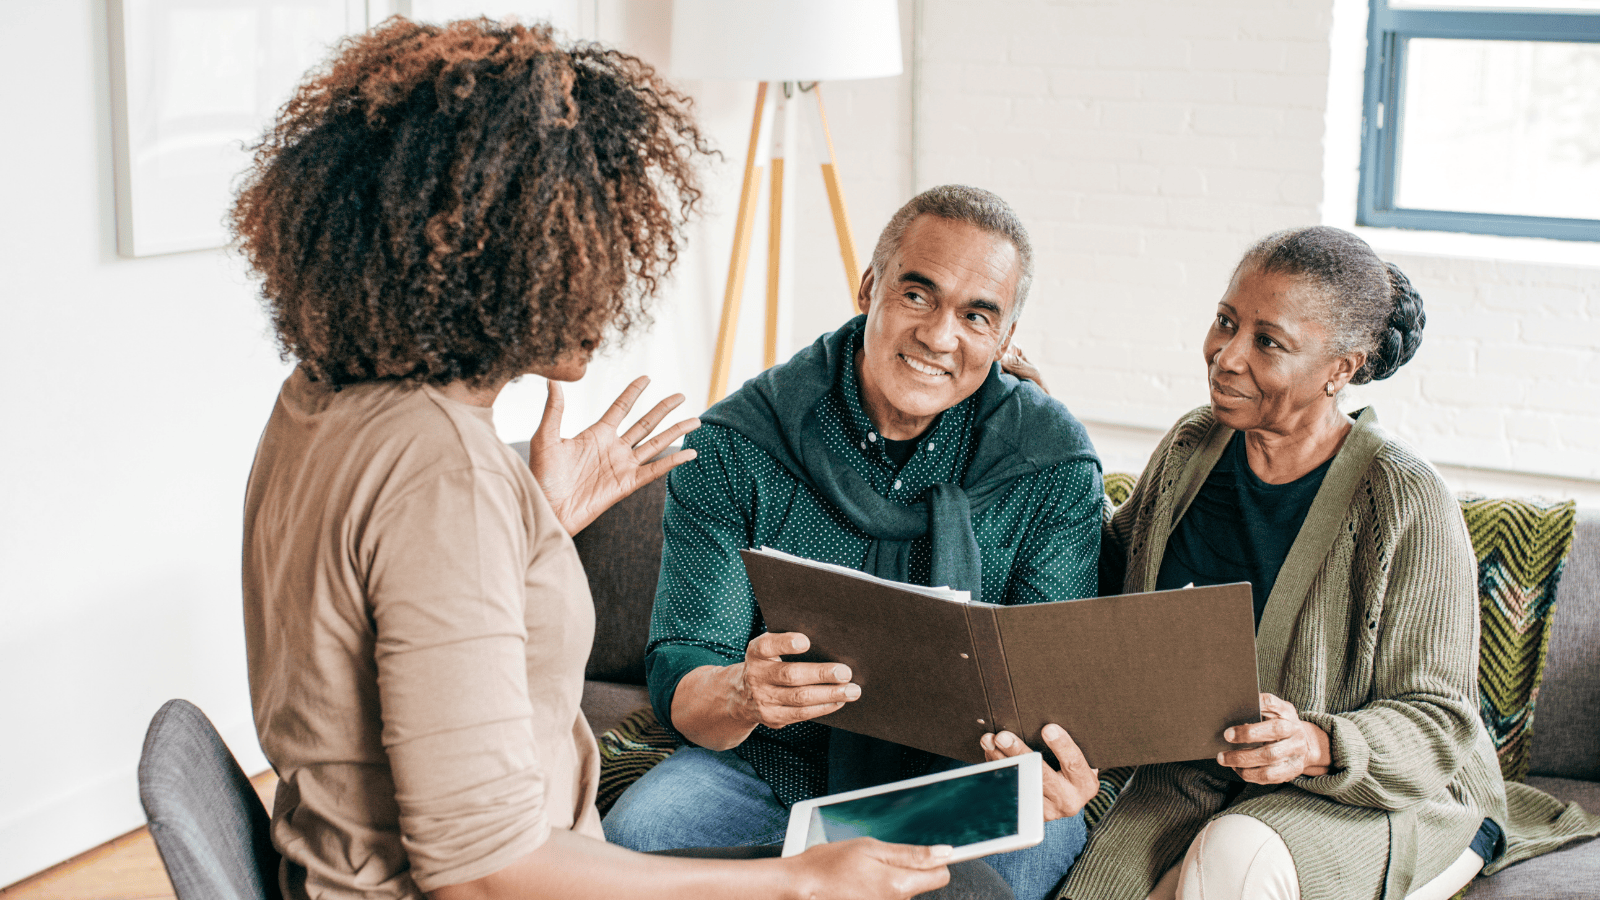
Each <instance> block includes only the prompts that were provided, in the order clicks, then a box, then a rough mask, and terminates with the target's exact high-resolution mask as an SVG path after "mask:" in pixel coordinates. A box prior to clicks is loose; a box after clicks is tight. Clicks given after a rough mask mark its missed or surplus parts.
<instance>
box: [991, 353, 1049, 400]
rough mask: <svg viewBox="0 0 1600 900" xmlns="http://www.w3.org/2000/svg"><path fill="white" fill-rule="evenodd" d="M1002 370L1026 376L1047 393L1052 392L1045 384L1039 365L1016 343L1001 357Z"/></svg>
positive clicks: (1020, 376) (1009, 373)
mask: <svg viewBox="0 0 1600 900" xmlns="http://www.w3.org/2000/svg"><path fill="white" fill-rule="evenodd" d="M1000 371H1002V372H1004V373H1006V374H1007V375H1015V376H1016V377H1018V378H1025V379H1027V380H1028V381H1031V382H1033V383H1034V384H1037V385H1038V386H1039V390H1041V391H1044V392H1045V393H1046V394H1048V393H1050V389H1049V388H1047V387H1045V386H1044V377H1043V376H1042V375H1040V374H1039V367H1038V366H1036V365H1034V364H1033V363H1032V362H1030V361H1029V360H1028V356H1027V354H1025V353H1023V352H1022V348H1021V347H1018V346H1017V345H1016V344H1012V345H1011V346H1010V347H1009V348H1007V349H1006V352H1005V355H1004V356H1002V357H1000Z"/></svg>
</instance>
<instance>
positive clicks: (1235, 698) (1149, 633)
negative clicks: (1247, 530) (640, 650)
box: [741, 550, 1261, 769]
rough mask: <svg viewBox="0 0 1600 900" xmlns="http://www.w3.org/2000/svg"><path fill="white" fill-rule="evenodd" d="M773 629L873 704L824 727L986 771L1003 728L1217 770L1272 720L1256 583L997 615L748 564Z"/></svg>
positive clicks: (879, 585)
mask: <svg viewBox="0 0 1600 900" xmlns="http://www.w3.org/2000/svg"><path fill="white" fill-rule="evenodd" d="M741 552H742V554H743V556H744V563H745V570H746V571H747V572H748V573H749V575H750V584H751V585H752V586H753V587H754V588H755V594H756V600H757V601H758V602H759V603H760V606H761V615H762V617H763V618H764V619H765V620H766V624H767V630H769V631H795V632H800V633H801V634H804V635H806V636H807V637H808V638H810V640H811V649H810V650H809V651H808V652H807V653H805V654H804V655H801V656H796V657H792V659H796V660H804V661H809V662H824V661H825V662H842V663H845V664H846V665H848V666H849V667H850V670H851V672H852V673H853V676H852V680H853V681H854V682H855V683H856V684H859V685H860V686H861V699H859V700H856V701H854V702H853V703H847V704H845V706H844V708H843V709H840V710H839V711H838V712H835V713H830V714H829V715H826V716H823V717H821V718H819V719H817V721H818V722H821V723H823V724H825V725H832V726H833V727H835V728H843V729H845V730H847V731H854V732H858V733H860V734H866V735H870V736H872V737H877V738H883V739H885V740H891V741H895V742H896V743H900V744H905V745H908V746H911V747H917V748H919V749H922V750H927V751H929V752H932V753H938V754H940V755H942V756H949V757H953V758H955V759H960V760H966V761H968V762H982V761H983V751H982V749H981V748H980V747H979V745H978V739H979V738H980V737H981V736H983V735H984V734H986V733H989V732H995V731H1000V730H1006V731H1010V732H1011V733H1013V734H1016V735H1020V736H1021V737H1022V739H1023V740H1024V741H1026V742H1027V743H1028V745H1029V746H1030V747H1033V748H1034V749H1037V750H1043V749H1045V746H1044V741H1043V740H1042V738H1041V737H1040V731H1041V729H1043V728H1044V726H1045V725H1047V724H1049V723H1051V722H1054V723H1056V724H1058V725H1060V726H1061V727H1062V728H1065V729H1066V730H1067V733H1068V734H1071V735H1072V738H1073V740H1075V741H1077V743H1078V746H1079V747H1080V748H1082V750H1083V754H1084V756H1085V758H1087V759H1088V761H1089V765H1091V766H1094V767H1095V768H1102V769H1104V768H1113V767H1116V766H1130V765H1142V764H1144V763H1160V762H1175V761H1179V760H1190V759H1203V758H1207V757H1215V756H1216V755H1217V754H1218V753H1219V752H1221V751H1223V750H1228V749H1233V748H1234V746H1235V745H1232V744H1229V743H1228V742H1226V741H1224V740H1223V739H1222V731H1223V729H1225V728H1227V727H1228V726H1230V725H1238V724H1243V723H1245V722H1256V721H1259V720H1260V718H1261V714H1260V704H1259V696H1258V694H1257V688H1256V651H1255V616H1254V612H1253V610H1252V605H1251V599H1250V585H1249V584H1246V583H1243V582H1241V583H1238V584H1224V585H1216V586H1213V587H1198V588H1184V589H1182V590H1175V591H1152V592H1150V593H1145V594H1124V595H1121V596H1114V597H1095V598H1092V599H1087V600H1072V601H1066V602H1060V603H1035V604H1027V605H1023V606H997V605H994V604H990V603H971V602H960V601H956V600H950V599H944V598H941V597H935V596H929V595H928V594H927V593H926V591H927V589H926V588H917V587H914V586H910V585H904V586H902V585H895V584H892V583H885V582H883V581H881V580H880V579H874V578H872V577H871V576H867V575H863V574H860V573H847V572H841V571H836V570H835V569H832V568H822V567H820V566H819V565H808V564H806V563H805V562H801V561H795V560H793V559H786V558H783V557H781V556H773V555H770V554H768V553H763V552H759V551H753V550H745V551H741Z"/></svg>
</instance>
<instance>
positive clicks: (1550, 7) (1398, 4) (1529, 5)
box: [1389, 0, 1600, 12]
mask: <svg viewBox="0 0 1600 900" xmlns="http://www.w3.org/2000/svg"><path fill="white" fill-rule="evenodd" d="M1389 8H1390V9H1502V10H1513V11H1518V12H1521V11H1527V12H1573V11H1575V10H1600V0H1542V2H1541V0H1389Z"/></svg>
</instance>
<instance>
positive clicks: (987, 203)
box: [872, 184, 1033, 322]
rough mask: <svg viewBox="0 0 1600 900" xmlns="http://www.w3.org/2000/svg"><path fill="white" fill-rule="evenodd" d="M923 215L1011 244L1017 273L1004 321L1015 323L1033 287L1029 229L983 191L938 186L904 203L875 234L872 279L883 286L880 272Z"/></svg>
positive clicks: (1031, 248) (958, 185)
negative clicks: (1014, 252)
mask: <svg viewBox="0 0 1600 900" xmlns="http://www.w3.org/2000/svg"><path fill="white" fill-rule="evenodd" d="M923 215H928V216H938V217H939V218H941V219H949V220H951V221H954V222H965V223H967V224H968V225H972V226H974V227H976V228H979V229H981V230H983V231H986V232H988V233H990V234H994V235H999V236H1000V237H1003V238H1005V239H1006V240H1008V241H1010V242H1011V246H1013V247H1015V248H1016V250H1017V268H1018V272H1017V291H1016V295H1015V296H1014V297H1013V298H1012V303H1011V312H1010V314H1009V315H1008V316H1007V318H1008V319H1009V320H1010V321H1012V322H1015V321H1016V320H1017V316H1019V315H1021V314H1022V303H1023V301H1024V300H1027V299H1028V287H1029V286H1030V285H1032V284H1033V244H1031V243H1029V241H1028V229H1026V228H1024V227H1023V226H1022V220H1021V219H1019V218H1017V214H1016V212H1015V211H1014V210H1013V209H1012V208H1011V205H1010V204H1009V203H1007V202H1006V201H1004V200H1002V199H1000V196H999V195H998V194H995V193H993V192H992V191H986V190H984V189H983V188H976V187H969V186H967V185H964V184H941V185H939V186H938V187H933V188H928V189H927V190H925V191H923V192H922V193H920V194H918V195H916V196H915V197H912V198H911V199H910V200H909V201H907V203H906V205H905V206H902V207H900V209H899V211H898V212H896V213H895V214H894V216H893V217H892V218H890V219H889V224H887V225H885V226H883V232H882V233H881V234H879V235H878V245H877V246H876V247H874V248H873V250H872V277H873V278H875V279H877V280H878V282H879V283H880V284H881V283H882V281H883V270H884V267H885V266H887V265H888V264H889V257H891V256H893V255H894V254H895V251H896V250H899V249H900V242H901V240H903V239H904V238H905V236H906V229H907V228H909V227H910V226H911V223H912V222H913V221H915V220H916V218H917V217H918V216H923Z"/></svg>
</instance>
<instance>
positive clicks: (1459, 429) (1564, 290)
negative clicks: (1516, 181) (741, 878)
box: [916, 0, 1600, 503]
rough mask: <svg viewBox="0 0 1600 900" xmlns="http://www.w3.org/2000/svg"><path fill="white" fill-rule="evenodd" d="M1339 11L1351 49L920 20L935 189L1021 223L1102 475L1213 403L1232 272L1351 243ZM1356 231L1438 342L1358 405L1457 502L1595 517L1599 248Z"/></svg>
mask: <svg viewBox="0 0 1600 900" xmlns="http://www.w3.org/2000/svg"><path fill="white" fill-rule="evenodd" d="M1339 3H1340V4H1341V5H1340V10H1339V13H1340V23H1339V32H1338V35H1337V37H1338V41H1337V42H1336V41H1335V37H1336V34H1335V27H1334V26H1335V3H1334V0H1292V2H1284V0H1224V2H1213V3H1206V4H1196V3H1189V2H1184V0H1121V2H1094V0H1080V2H1070V3H1047V2H1040V0H924V4H925V7H924V8H925V13H926V18H925V20H924V22H923V24H922V27H921V35H922V37H923V42H922V43H921V44H920V45H919V47H918V51H919V54H920V58H921V65H922V66H923V67H924V73H925V74H924V78H923V82H922V90H921V91H920V92H919V93H918V95H917V97H916V104H917V106H916V114H917V117H918V124H917V128H918V134H919V135H920V136H921V137H922V139H921V140H919V143H918V146H917V152H918V153H919V158H918V163H919V173H920V175H919V177H920V180H921V181H922V184H919V187H925V186H927V185H930V184H936V183H939V182H943V181H971V182H973V183H977V184H982V185H985V186H987V187H990V188H992V189H994V190H996V191H998V192H999V193H1001V194H1002V195H1003V196H1006V197H1007V198H1008V199H1010V200H1011V201H1012V203H1013V204H1014V205H1016V207H1017V208H1018V210H1019V212H1021V214H1022V216H1023V218H1024V220H1025V221H1026V222H1027V223H1028V225H1029V228H1030V229H1031V230H1032V232H1033V235H1034V241H1035V244H1036V246H1037V247H1038V248H1039V250H1038V262H1037V267H1038V272H1039V281H1038V286H1037V287H1036V288H1035V292H1034V295H1033V298H1032V300H1031V301H1030V305H1029V308H1028V311H1027V313H1026V314H1025V321H1024V323H1023V326H1022V329H1023V330H1022V331H1021V332H1020V334H1021V335H1022V343H1023V345H1024V346H1025V347H1027V348H1028V349H1029V351H1030V355H1032V356H1033V357H1034V358H1035V359H1037V360H1038V361H1040V362H1041V364H1042V367H1043V370H1044V374H1045V375H1046V377H1047V379H1048V380H1049V382H1050V384H1051V385H1052V387H1053V388H1054V389H1055V390H1056V392H1057V393H1058V394H1060V395H1061V396H1062V397H1063V398H1064V399H1065V400H1066V401H1067V403H1068V404H1069V405H1070V406H1071V407H1072V408H1073V409H1074V410H1075V411H1076V412H1077V413H1078V414H1079V415H1080V416H1081V417H1082V418H1084V419H1086V420H1088V421H1089V422H1090V423H1091V430H1092V431H1094V432H1095V435H1096V438H1097V440H1098V441H1099V442H1100V443H1101V445H1102V446H1101V449H1102V452H1103V453H1104V455H1105V456H1106V457H1107V464H1108V467H1109V468H1114V469H1117V468H1121V469H1132V470H1135V471H1137V469H1138V468H1139V467H1140V466H1141V465H1142V462H1143V459H1144V457H1145V455H1146V454H1147V453H1148V451H1149V448H1150V447H1151V446H1152V445H1153V443H1154V441H1155V440H1156V439H1157V438H1158V437H1159V435H1160V433H1161V432H1163V431H1164V430H1165V429H1166V427H1167V426H1168V425H1170V424H1171V422H1172V421H1173V419H1175V418H1176V417H1177V416H1178V415H1179V414H1180V413H1181V412H1183V411H1184V410H1187V409H1189V408H1191V407H1194V406H1197V405H1199V404H1201V403H1204V402H1205V400H1206V394H1205V388H1204V380H1203V371H1204V369H1203V364H1202V362H1201V358H1200V342H1201V339H1202V337H1203V334H1204V331H1205V329H1206V325H1207V322H1208V320H1209V318H1210V315H1211V311H1212V309H1213V308H1214V304H1215V300H1216V298H1217V297H1218V296H1219V295H1220V293H1221V292H1222V290H1223V288H1224V286H1225V283H1226V281H1227V277H1228V273H1229V272H1230V270H1231V269H1232V267H1233V264H1234V262H1235V261H1236V260H1237V259H1238V257H1239V255H1240V253H1241V252H1242V251H1243V250H1244V249H1245V248H1246V247H1248V246H1249V244H1250V243H1251V242H1252V241H1254V240H1255V239H1256V238H1259V237H1261V236H1262V235H1264V234H1266V233H1268V232H1270V231H1273V230H1276V229H1280V228H1286V227H1291V226H1296V225H1305V224H1311V223H1318V222H1328V223H1329V224H1336V225H1342V226H1345V227H1349V226H1351V225H1352V224H1353V218H1354V200H1353V197H1354V188H1355V185H1354V171H1353V168H1352V167H1353V165H1354V160H1355V154H1354V150H1353V144H1354V143H1355V142H1356V141H1358V136H1357V135H1356V133H1355V131H1354V128H1355V124H1356V123H1359V100H1360V71H1361V65H1362V62H1363V58H1362V55H1361V54H1362V53H1363V51H1364V32H1363V31H1362V29H1363V28H1364V8H1365V3H1364V2H1363V0H1339ZM1352 7H1353V8H1354V14H1353V13H1352ZM1330 97H1331V98H1332V101H1331V102H1332V103H1333V104H1334V106H1332V107H1330ZM1351 104H1355V105H1356V108H1355V109H1354V110H1353V113H1352V109H1351V108H1350V106H1351ZM1352 114H1353V117H1354V118H1353V121H1352ZM1364 233H1365V235H1366V236H1367V237H1368V239H1369V240H1370V241H1371V242H1372V243H1373V244H1374V246H1375V247H1376V249H1378V251H1379V252H1380V253H1381V254H1383V255H1385V256H1386V257H1387V258H1393V259H1395V260H1396V261H1397V262H1399V263H1400V265H1401V266H1402V267H1403V268H1404V269H1405V270H1406V271H1407V272H1408V273H1409V274H1410V276H1411V278H1412V280H1413V281H1414V282H1415V284H1416V285H1417V287H1418V289H1419V290H1420V291H1421V293H1422V295H1423V297H1424V300H1425V303H1426V308H1427V312H1428V330H1427V332H1426V338H1425V339H1424V341H1423V345H1422V348H1421V351H1420V352H1419V354H1418V355H1417V357H1416V358H1415V359H1414V360H1413V361H1412V363H1411V364H1410V365H1408V366H1407V367H1406V368H1404V369H1402V370H1401V371H1400V373H1399V374H1398V375H1396V376H1395V377H1394V378H1393V379H1392V380H1391V381H1389V382H1387V383H1384V384H1381V385H1377V386H1373V387H1368V388H1357V389H1352V390H1351V391H1350V392H1349V396H1348V397H1347V398H1346V405H1347V407H1350V408H1355V407H1359V406H1362V405H1366V404H1368V403H1374V404H1377V405H1378V406H1379V409H1380V412H1381V413H1382V415H1383V417H1384V421H1385V423H1386V424H1387V425H1389V426H1390V427H1391V428H1393V429H1394V430H1395V431H1396V432H1398V433H1399V434H1400V435H1402V436H1403V437H1405V438H1406V439H1407V440H1410V441H1411V442H1412V443H1414V444H1415V445H1417V446H1418V447H1419V448H1420V449H1421V450H1422V452H1423V453H1424V454H1426V455H1428V456H1429V457H1430V458H1432V459H1434V460H1435V461H1436V462H1439V463H1442V464H1446V465H1445V467H1444V470H1445V472H1446V476H1447V477H1448V478H1451V479H1452V480H1453V481H1454V482H1455V483H1456V484H1457V485H1458V486H1468V487H1479V488H1483V489H1489V490H1493V489H1496V488H1497V487H1500V486H1502V485H1504V486H1507V489H1515V490H1528V489H1533V490H1538V491H1540V492H1543V493H1548V494H1556V495H1564V496H1575V497H1580V498H1582V499H1584V501H1585V502H1589V503H1593V502H1600V454H1597V453H1596V452H1595V450H1596V448H1597V446H1600V359H1597V355H1596V347H1597V346H1600V249H1597V248H1596V247H1595V245H1593V244H1587V245H1585V244H1576V245H1573V244H1567V243H1566V242H1550V241H1542V242H1541V241H1505V240H1501V241H1498V242H1496V241H1488V242H1485V241H1481V240H1457V239H1454V238H1455V237H1457V236H1446V237H1444V238H1441V239H1438V240H1435V241H1433V242H1432V243H1418V242H1417V241H1416V240H1414V236H1411V235H1398V236H1397V235H1395V234H1394V233H1393V232H1391V231H1379V230H1367V231H1365V232H1364ZM1552 244H1566V245H1565V246H1561V247H1554V248H1552V247H1550V246H1547V245H1552ZM1528 260H1536V261H1528ZM1507 472H1510V473H1535V474H1536V475H1539V476H1553V477H1537V478H1529V477H1525V476H1516V475H1509V474H1506V473H1507Z"/></svg>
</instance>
